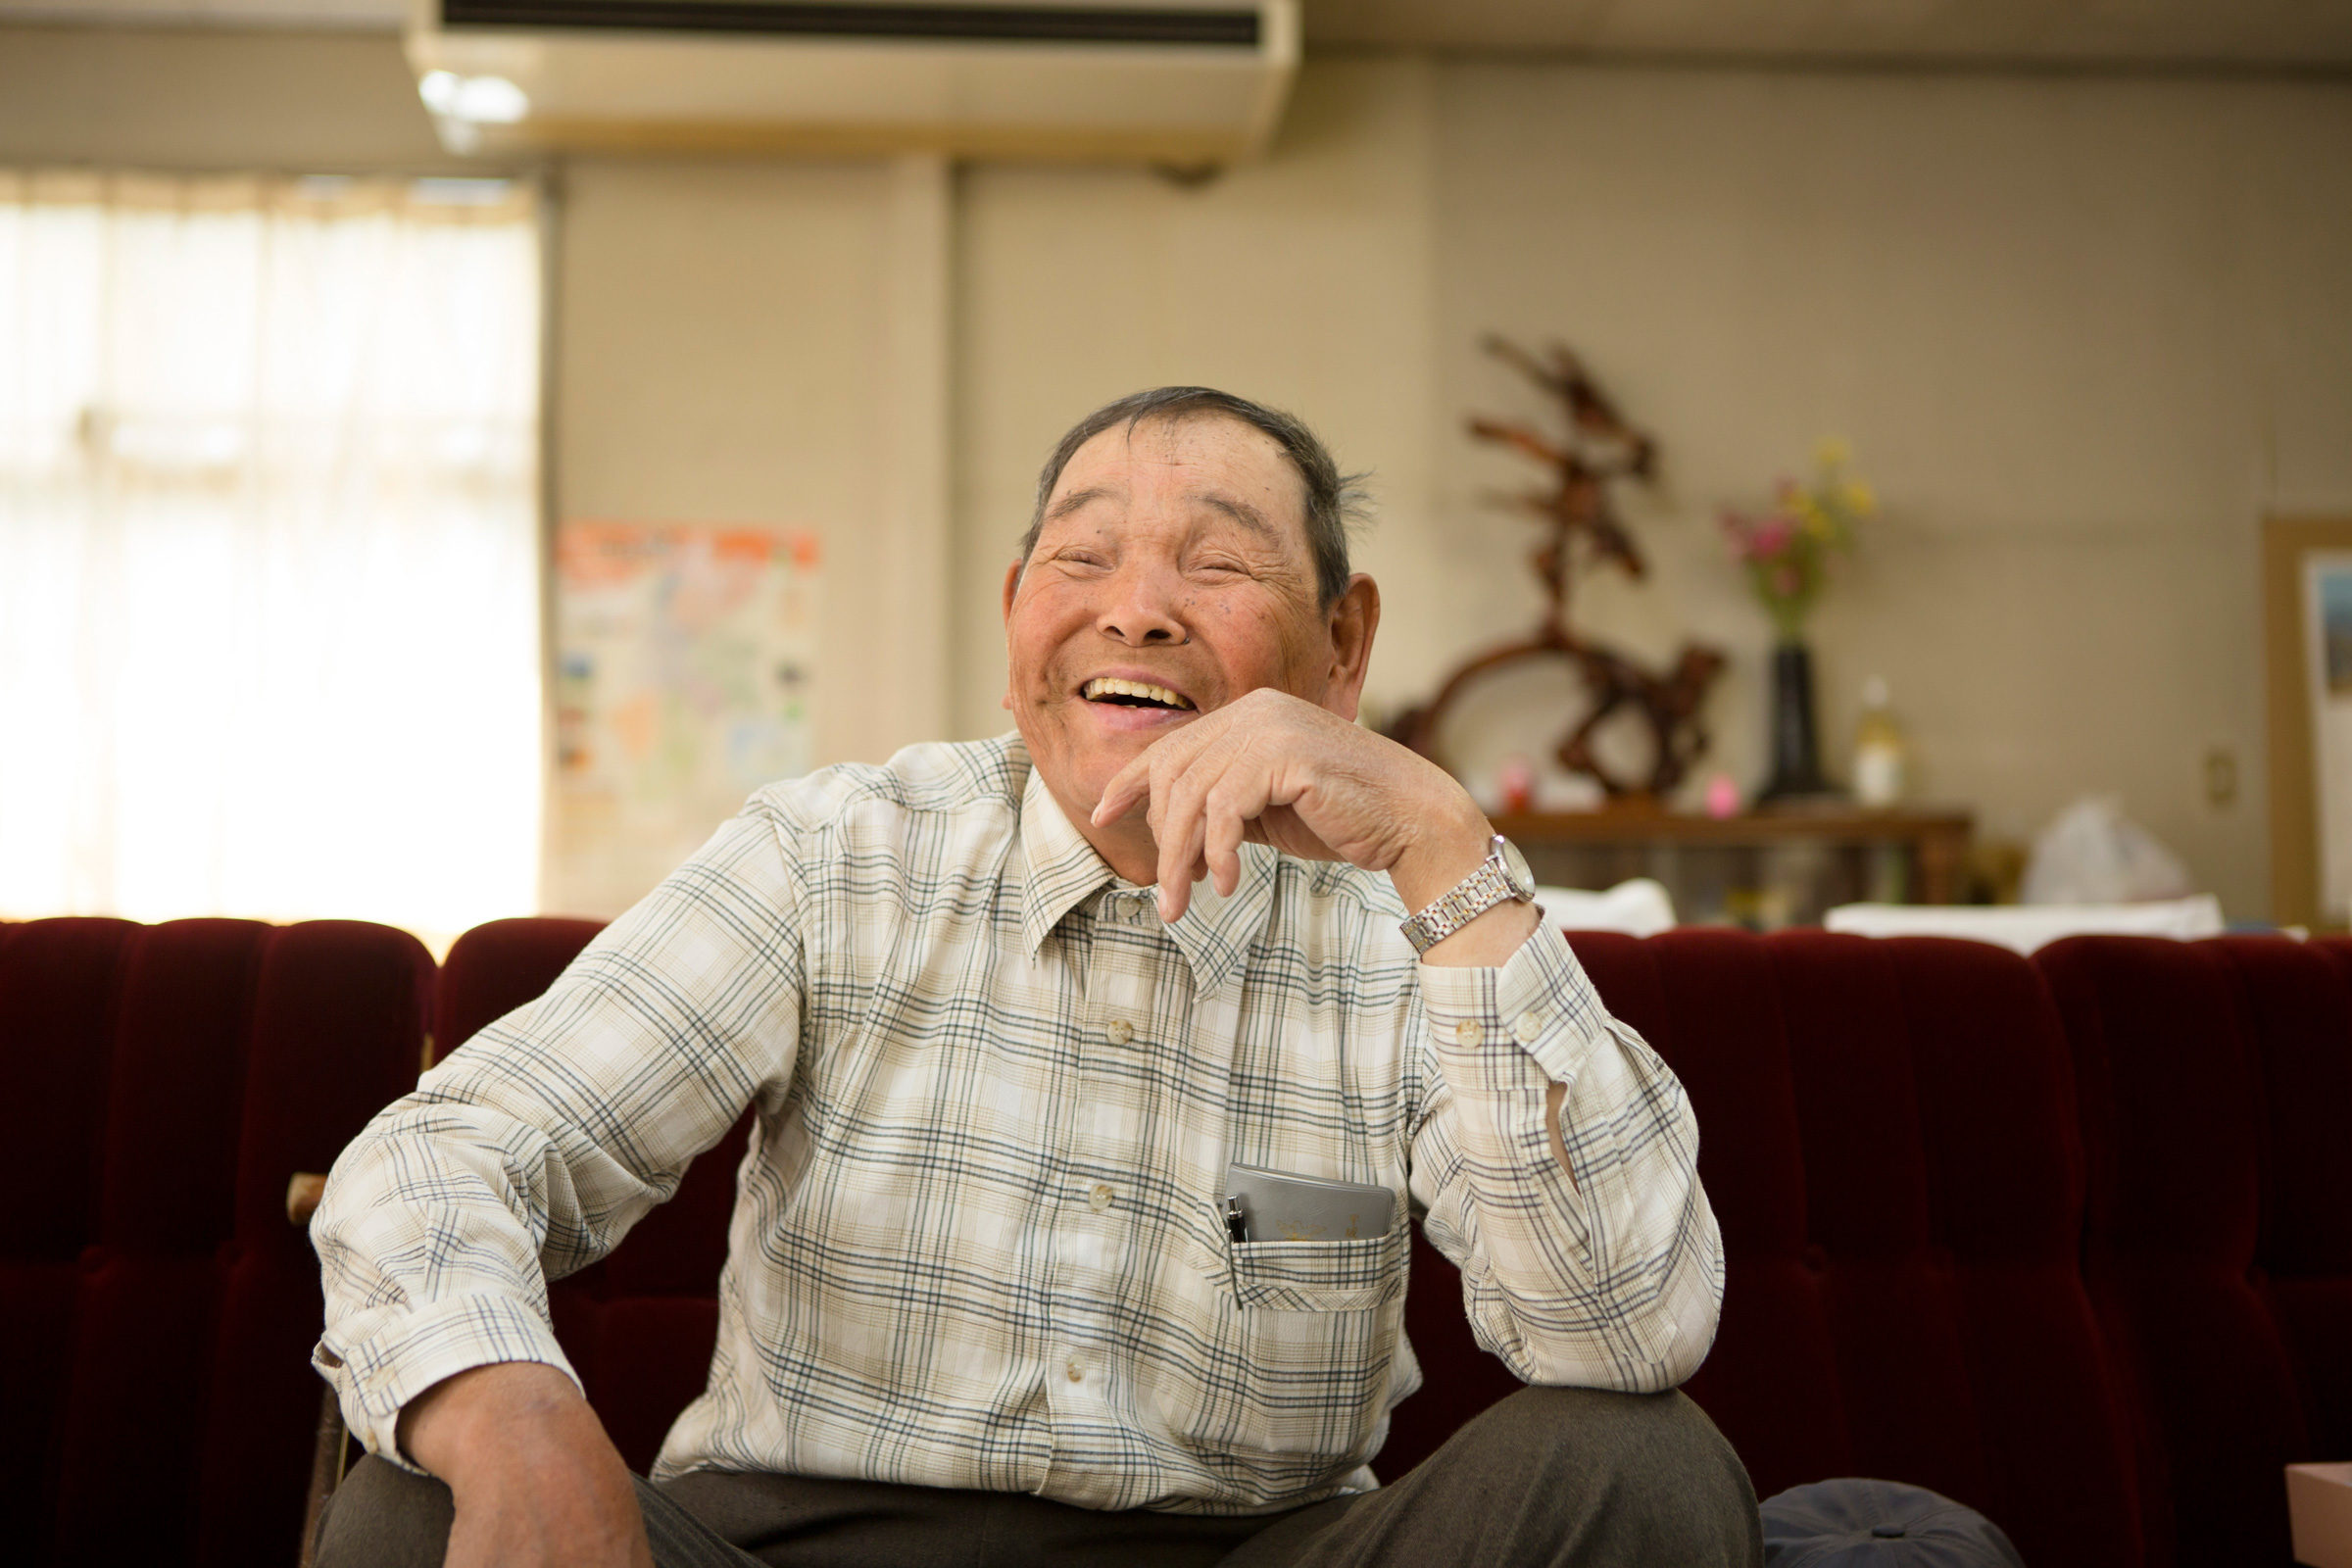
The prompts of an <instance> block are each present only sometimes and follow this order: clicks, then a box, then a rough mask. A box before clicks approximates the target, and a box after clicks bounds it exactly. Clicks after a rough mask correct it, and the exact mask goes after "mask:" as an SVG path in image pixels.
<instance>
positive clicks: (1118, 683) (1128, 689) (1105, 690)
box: [1078, 675, 1193, 708]
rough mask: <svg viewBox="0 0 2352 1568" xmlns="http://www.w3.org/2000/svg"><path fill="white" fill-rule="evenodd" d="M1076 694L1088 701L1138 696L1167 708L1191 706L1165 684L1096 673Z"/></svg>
mask: <svg viewBox="0 0 2352 1568" xmlns="http://www.w3.org/2000/svg"><path fill="white" fill-rule="evenodd" d="M1078 695H1079V696H1081V697H1083V698H1085V699H1086V700H1087V701H1088V702H1090V703H1091V702H1096V701H1098V700H1100V699H1102V698H1104V697H1140V698H1142V699H1143V700H1144V701H1145V702H1147V703H1161V704H1164V705H1166V706H1167V707H1169V708H1190V707H1192V706H1193V705H1192V703H1191V702H1190V701H1189V700H1187V699H1186V698H1183V697H1180V696H1178V695H1177V694H1176V693H1174V692H1172V691H1170V690H1168V689H1167V688H1166V687H1165V686H1154V685H1152V683H1151V682H1150V681H1148V680H1120V679H1119V678H1118V677H1116V676H1114V675H1097V676H1096V677H1095V678H1094V679H1093V680H1090V681H1088V682H1087V683H1086V684H1085V685H1084V686H1082V687H1080V688H1079V692H1078Z"/></svg>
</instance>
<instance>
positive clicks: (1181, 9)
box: [407, 0, 1299, 166]
mask: <svg viewBox="0 0 2352 1568" xmlns="http://www.w3.org/2000/svg"><path fill="white" fill-rule="evenodd" d="M407 41H408V55H409V61H410V63H411V65H413V66H414V67H415V68H416V71H417V90H418V92H419V93H420V94H421V95H422V96H423V98H424V101H425V105H426V107H427V108H428V109H430V110H431V111H432V114H433V120H434V123H435V125H436V126H437V127H438V128H439V130H440V133H441V137H442V139H443V141H444V142H446V143H447V144H448V145H450V146H451V147H452V148H453V149H454V150H457V151H460V152H481V153H513V152H521V151H532V150H560V149H607V150H648V151H664V150H665V151H693V150H707V151H711V152H744V151H798V152H809V153H828V152H831V153H849V154H855V153H873V152H886V151H905V150H910V149H935V150H939V151H943V152H948V153H953V154H957V155H962V156H968V157H981V158H1079V159H1098V160H1135V161H1144V162H1156V163H1168V164H1179V165H1195V166H1198V165H1215V164H1225V163H1230V162H1233V161H1235V160H1237V159H1242V158H1247V157H1249V156H1250V155H1251V154H1252V153H1255V152H1257V151H1258V150H1260V149H1261V148H1262V147H1263V146H1264V145H1265V143H1266V141H1267V139H1268V138H1269V137H1270V136H1271V135H1272V134H1273V130H1274V125H1275V122H1276V121H1277V119H1278V118H1279V117H1280V115H1281V112H1282V104H1283V99H1284V97H1285V96H1286V95H1287V94H1288V92H1289V90H1290V82H1291V76H1292V74H1293V73H1294V72H1295V71H1296V70H1297V67H1298V62H1299V9H1298V0H1148V3H1139V4H1121V3H1119V0H1086V3H1066V4H1054V3H1036V4H957V3H954V0H920V3H911V4H909V3H902V0H821V3H820V0H416V7H415V9H414V10H413V11H412V13H411V20H410V25H409V29H408V34H407Z"/></svg>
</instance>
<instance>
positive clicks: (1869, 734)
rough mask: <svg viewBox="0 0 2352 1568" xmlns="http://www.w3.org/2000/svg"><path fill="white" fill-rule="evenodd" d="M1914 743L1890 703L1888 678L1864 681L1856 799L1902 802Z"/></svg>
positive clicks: (1881, 804) (1877, 806) (1870, 804)
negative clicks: (1891, 708)
mask: <svg viewBox="0 0 2352 1568" xmlns="http://www.w3.org/2000/svg"><path fill="white" fill-rule="evenodd" d="M1910 772H1911V743H1910V742H1909V741H1908V740H1906V739H1904V737H1903V726H1902V725H1900V724H1898V723H1896V722H1895V717H1894V713H1893V712H1892V711H1890V710H1889V709H1888V708H1887V681H1886V679H1885V677H1883V676H1879V675H1873V676H1871V677H1870V679H1868V680H1866V681H1864V682H1863V683H1862V723H1861V726H1860V727H1859V728H1858V729H1857V730H1856V731H1855V732H1854V799H1855V800H1856V801H1858V802H1859V803H1861V805H1863V806H1864V807H1866V808H1869V809H1874V810H1884V809H1887V807H1890V806H1894V805H1897V804H1899V803H1900V802H1901V801H1902V798H1903V791H1904V789H1905V788H1906V787H1907V786H1908V784H1909V782H1910V778H1909V775H1910Z"/></svg>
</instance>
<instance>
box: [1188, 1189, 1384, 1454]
mask: <svg viewBox="0 0 2352 1568" xmlns="http://www.w3.org/2000/svg"><path fill="white" fill-rule="evenodd" d="M1410 1227H1411V1221H1409V1220H1406V1221H1404V1222H1402V1223H1400V1224H1398V1225H1397V1227H1396V1228H1395V1229H1394V1230H1392V1231H1391V1232H1390V1233H1389V1234H1388V1235H1386V1236H1378V1237H1371V1238H1368V1239H1363V1240H1357V1241H1348V1242H1225V1241H1223V1238H1219V1240H1220V1242H1221V1243H1222V1245H1221V1246H1220V1247H1219V1248H1218V1250H1217V1256H1218V1263H1219V1265H1220V1266H1219V1267H1218V1268H1217V1269H1216V1270H1215V1272H1214V1273H1213V1274H1211V1275H1210V1276H1209V1278H1208V1279H1207V1280H1206V1281H1204V1282H1203V1283H1205V1284H1207V1285H1208V1287H1209V1289H1210V1291H1211V1292H1212V1293H1213V1295H1214V1297H1215V1298H1216V1302H1215V1306H1214V1322H1215V1327H1214V1329H1213V1330H1212V1338H1211V1341H1210V1344H1209V1346H1208V1348H1207V1355H1206V1358H1205V1361H1204V1363H1203V1364H1204V1366H1205V1367H1206V1369H1207V1370H1206V1375H1205V1376H1203V1377H1202V1378H1201V1393H1202V1395H1203V1397H1204V1399H1205V1408H1204V1409H1203V1411H1202V1412H1201V1426H1200V1428H1199V1429H1198V1430H1199V1433H1200V1435H1201V1436H1202V1437H1203V1438H1210V1439H1213V1446H1215V1447H1217V1448H1219V1449H1221V1450H1223V1451H1225V1452H1227V1453H1230V1454H1239V1455H1252V1456H1254V1457H1253V1458H1252V1459H1251V1460H1250V1462H1251V1463H1252V1464H1254V1465H1255V1466H1257V1467H1258V1480H1259V1485H1260V1487H1261V1489H1262V1490H1263V1491H1264V1493H1265V1495H1269V1496H1277V1495H1291V1496H1298V1495H1306V1494H1307V1493H1310V1492H1318V1491H1325V1490H1328V1489H1329V1488H1330V1487H1332V1486H1334V1485H1337V1484H1338V1483H1339V1482H1340V1480H1341V1478H1342V1477H1344V1476H1346V1475H1347V1474H1348V1471H1350V1470H1352V1469H1353V1468H1354V1467H1355V1466H1357V1465H1359V1464H1362V1463H1364V1462H1365V1461H1366V1460H1367V1459H1368V1458H1369V1457H1370V1456H1371V1454H1372V1451H1373V1450H1374V1449H1375V1448H1376V1447H1377V1446H1379V1443H1380V1436H1381V1432H1382V1426H1383V1418H1384V1417H1385V1416H1386V1415H1387V1414H1388V1409H1389V1404H1390V1402H1391V1401H1390V1397H1389V1396H1390V1391H1391V1387H1392V1385H1393V1383H1394V1381H1395V1375H1396V1367H1397V1347H1398V1345H1399V1344H1400V1343H1401V1340H1402V1337H1403V1331H1404V1279H1405V1268H1406V1265H1407V1261H1408V1259H1409V1257H1410V1252H1411V1246H1412V1231H1411V1228H1410Z"/></svg>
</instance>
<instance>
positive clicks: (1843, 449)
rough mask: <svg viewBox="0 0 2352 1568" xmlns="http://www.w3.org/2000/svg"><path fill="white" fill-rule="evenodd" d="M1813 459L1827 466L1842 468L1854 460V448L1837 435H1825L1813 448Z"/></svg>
mask: <svg viewBox="0 0 2352 1568" xmlns="http://www.w3.org/2000/svg"><path fill="white" fill-rule="evenodd" d="M1813 461H1814V462H1815V463H1818V464H1819V465H1821V466H1823V467H1825V468H1842V467H1844V466H1846V465H1847V464H1849V463H1851V462H1853V461H1854V449H1853V448H1852V447H1849V446H1847V445H1846V444H1845V443H1844V442H1843V441H1842V440H1840V439H1839V438H1838V437H1837V436H1834V435H1832V436H1824V437H1822V439H1821V444H1820V445H1818V446H1816V447H1815V448H1814V449H1813Z"/></svg>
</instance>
